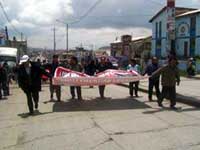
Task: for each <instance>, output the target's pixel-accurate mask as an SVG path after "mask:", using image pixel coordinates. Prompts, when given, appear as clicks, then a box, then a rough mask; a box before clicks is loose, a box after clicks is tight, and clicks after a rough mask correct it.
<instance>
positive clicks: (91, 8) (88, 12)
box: [70, 0, 102, 24]
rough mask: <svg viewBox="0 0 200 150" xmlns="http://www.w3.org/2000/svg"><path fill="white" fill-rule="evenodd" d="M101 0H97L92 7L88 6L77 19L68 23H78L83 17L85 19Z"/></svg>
mask: <svg viewBox="0 0 200 150" xmlns="http://www.w3.org/2000/svg"><path fill="white" fill-rule="evenodd" d="M101 1H102V0H97V1H96V2H95V3H94V5H92V7H90V8H89V9H88V10H87V11H86V13H85V14H84V15H82V16H81V17H80V18H79V19H78V20H76V21H74V22H72V23H70V24H75V23H79V22H81V21H82V20H83V19H85V18H86V17H87V16H88V15H89V14H90V13H91V12H92V11H93V10H94V9H95V8H96V7H97V6H98V5H99V4H100V3H101Z"/></svg>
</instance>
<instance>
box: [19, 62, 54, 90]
mask: <svg viewBox="0 0 200 150" xmlns="http://www.w3.org/2000/svg"><path fill="white" fill-rule="evenodd" d="M43 74H44V75H46V76H48V77H51V75H50V74H49V73H47V72H46V71H45V70H44V69H43V68H41V67H40V66H39V65H37V64H36V63H31V67H30V75H28V74H27V72H26V69H25V67H24V65H21V66H20V67H19V69H18V83H19V86H20V87H21V88H22V90H23V91H24V92H28V91H41V76H42V75H43Z"/></svg>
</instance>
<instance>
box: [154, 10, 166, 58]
mask: <svg viewBox="0 0 200 150" xmlns="http://www.w3.org/2000/svg"><path fill="white" fill-rule="evenodd" d="M166 17H167V13H166V11H164V12H162V13H161V14H160V15H159V16H158V17H157V18H156V19H155V20H154V21H153V22H152V51H151V55H153V56H154V55H155V54H156V22H157V23H158V35H159V22H160V21H161V22H162V35H161V37H159V38H161V39H162V45H161V47H162V48H161V55H162V56H165V55H166V31H167V23H166Z"/></svg>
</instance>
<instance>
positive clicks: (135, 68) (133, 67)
mask: <svg viewBox="0 0 200 150" xmlns="http://www.w3.org/2000/svg"><path fill="white" fill-rule="evenodd" d="M127 70H133V71H136V72H137V73H141V68H140V66H139V65H138V64H137V62H136V60H135V59H131V60H130V65H128V67H127ZM133 85H134V86H135V88H133ZM133 89H135V96H136V97H138V90H139V81H136V82H130V83H129V94H130V96H131V97H133Z"/></svg>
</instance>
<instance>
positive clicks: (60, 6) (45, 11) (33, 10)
mask: <svg viewBox="0 0 200 150" xmlns="http://www.w3.org/2000/svg"><path fill="white" fill-rule="evenodd" d="M9 1H10V2H7V4H13V5H15V4H16V6H17V7H18V10H15V11H17V12H16V13H17V14H16V17H17V19H18V20H20V21H22V22H26V23H32V24H39V25H46V24H53V23H54V22H55V20H56V19H58V18H61V17H63V14H65V16H68V15H72V14H73V9H72V6H71V0H20V1H15V2H14V1H12V0H9ZM13 5H9V6H6V8H7V9H8V10H11V9H12V8H14V6H13Z"/></svg>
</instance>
